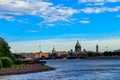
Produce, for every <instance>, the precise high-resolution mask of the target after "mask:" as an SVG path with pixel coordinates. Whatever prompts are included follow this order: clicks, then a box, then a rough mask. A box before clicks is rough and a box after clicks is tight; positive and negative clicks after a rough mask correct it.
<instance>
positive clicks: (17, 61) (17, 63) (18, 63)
mask: <svg viewBox="0 0 120 80" xmlns="http://www.w3.org/2000/svg"><path fill="white" fill-rule="evenodd" d="M14 64H16V65H20V64H23V62H22V60H20V59H16V60H15V61H14Z"/></svg>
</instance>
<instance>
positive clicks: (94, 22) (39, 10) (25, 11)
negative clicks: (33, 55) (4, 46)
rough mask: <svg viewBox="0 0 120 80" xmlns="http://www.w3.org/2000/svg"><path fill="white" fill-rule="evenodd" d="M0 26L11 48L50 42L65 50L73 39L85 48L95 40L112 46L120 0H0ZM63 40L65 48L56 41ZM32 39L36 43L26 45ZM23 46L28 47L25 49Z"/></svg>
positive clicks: (118, 33)
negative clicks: (21, 44)
mask: <svg viewBox="0 0 120 80" xmlns="http://www.w3.org/2000/svg"><path fill="white" fill-rule="evenodd" d="M0 27H1V28H0V36H1V37H3V38H5V40H6V41H8V42H9V43H10V46H11V48H12V49H11V50H12V51H13V52H14V51H18V52H20V51H24V52H29V51H31V52H32V51H38V50H39V49H38V47H37V46H38V45H41V44H42V45H43V50H44V51H50V50H51V49H52V45H53V44H54V45H56V48H57V49H58V50H69V49H71V48H74V44H75V43H76V40H79V41H80V42H81V43H82V44H81V45H83V46H84V45H86V46H84V48H88V50H94V48H93V47H91V46H95V44H99V45H100V46H101V47H104V48H105V46H112V47H110V48H109V50H113V49H117V48H120V46H119V45H118V44H117V43H116V44H115V42H120V41H119V39H120V0H59V1H57V0H0ZM56 40H57V42H56ZM66 40H67V42H68V44H66V45H67V46H68V48H66V47H67V46H65V47H64V46H62V44H60V42H62V43H63V44H65V43H66ZM115 40H117V41H115ZM34 41H35V43H36V44H37V46H36V45H34V46H33V45H30V44H33V43H32V42H34ZM44 41H46V42H44ZM86 41H87V43H86ZM91 41H92V44H93V45H91V46H89V44H90V43H91ZM96 41H97V42H96ZM106 41H107V42H109V43H108V44H107V43H106V45H103V44H105V43H104V42H106ZM20 42H22V43H23V44H24V45H25V46H24V48H23V47H22V46H19V45H20V44H19V43H20ZM42 42H43V43H42ZM50 42H51V43H50ZM44 43H45V44H46V45H47V47H45V46H46V45H45V44H44ZM48 43H49V44H48ZM18 44H19V45H18ZM58 44H59V46H58ZM87 44H88V45H87ZM16 45H17V46H16ZM70 45H72V46H70ZM27 46H29V47H31V48H29V49H27V50H25V48H28V47H27ZM48 46H49V47H48ZM60 46H61V47H63V48H59V47H60ZM32 47H34V48H32ZM104 48H103V49H101V51H103V50H105V49H104Z"/></svg>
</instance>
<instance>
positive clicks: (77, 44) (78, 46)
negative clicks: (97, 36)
mask: <svg viewBox="0 0 120 80" xmlns="http://www.w3.org/2000/svg"><path fill="white" fill-rule="evenodd" d="M79 52H81V45H80V43H79V41H78V40H77V43H76V45H75V53H79Z"/></svg>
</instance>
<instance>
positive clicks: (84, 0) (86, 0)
mask: <svg viewBox="0 0 120 80" xmlns="http://www.w3.org/2000/svg"><path fill="white" fill-rule="evenodd" d="M105 2H112V3H113V2H120V0H79V3H105Z"/></svg>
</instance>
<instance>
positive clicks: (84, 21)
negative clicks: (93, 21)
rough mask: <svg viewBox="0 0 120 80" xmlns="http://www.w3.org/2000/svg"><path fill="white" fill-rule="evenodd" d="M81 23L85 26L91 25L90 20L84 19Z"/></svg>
mask: <svg viewBox="0 0 120 80" xmlns="http://www.w3.org/2000/svg"><path fill="white" fill-rule="evenodd" d="M79 22H80V23H83V24H88V23H90V20H88V19H83V20H81V21H79Z"/></svg>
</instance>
